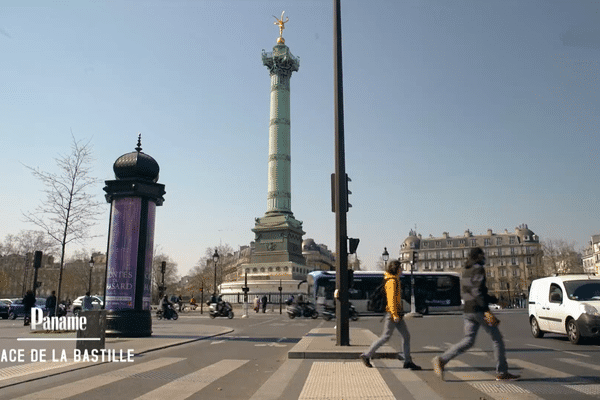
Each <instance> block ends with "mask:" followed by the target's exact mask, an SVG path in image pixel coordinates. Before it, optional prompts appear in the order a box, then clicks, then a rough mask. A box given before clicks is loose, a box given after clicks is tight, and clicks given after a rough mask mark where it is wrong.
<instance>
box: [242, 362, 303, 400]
mask: <svg viewBox="0 0 600 400" xmlns="http://www.w3.org/2000/svg"><path fill="white" fill-rule="evenodd" d="M301 364H302V360H301V359H288V360H286V361H285V362H284V363H283V364H282V365H281V367H279V368H278V369H277V371H275V373H273V374H272V375H271V376H270V377H269V379H267V381H266V382H265V383H264V384H263V385H262V386H261V387H260V388H259V389H258V390H257V391H256V393H254V395H253V396H252V397H251V398H250V400H276V399H279V398H280V397H281V396H282V395H283V392H284V390H285V388H286V387H287V385H288V384H289V383H290V381H291V380H292V378H293V377H294V376H295V375H296V372H297V371H298V368H299V367H300V365H301Z"/></svg>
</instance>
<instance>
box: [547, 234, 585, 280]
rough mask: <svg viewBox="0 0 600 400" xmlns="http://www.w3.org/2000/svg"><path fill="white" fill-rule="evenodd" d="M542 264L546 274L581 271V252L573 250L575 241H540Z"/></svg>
mask: <svg viewBox="0 0 600 400" xmlns="http://www.w3.org/2000/svg"><path fill="white" fill-rule="evenodd" d="M542 248H543V252H544V258H543V264H544V272H545V275H546V276H550V275H554V274H561V273H583V263H582V261H581V254H579V253H578V252H577V251H576V250H575V243H568V242H566V241H565V240H563V239H556V240H553V239H548V240H545V241H544V242H543V243H542Z"/></svg>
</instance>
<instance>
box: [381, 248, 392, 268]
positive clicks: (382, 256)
mask: <svg viewBox="0 0 600 400" xmlns="http://www.w3.org/2000/svg"><path fill="white" fill-rule="evenodd" d="M381 258H383V270H384V271H385V270H387V262H388V260H389V259H390V253H388V251H387V247H384V248H383V254H382V255H381Z"/></svg>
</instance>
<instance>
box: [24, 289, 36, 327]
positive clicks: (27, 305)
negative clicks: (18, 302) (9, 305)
mask: <svg viewBox="0 0 600 400" xmlns="http://www.w3.org/2000/svg"><path fill="white" fill-rule="evenodd" d="M23 306H24V309H25V318H24V320H23V326H27V325H29V323H30V322H31V309H32V308H33V307H35V295H34V294H33V290H28V291H27V292H26V293H25V297H23Z"/></svg>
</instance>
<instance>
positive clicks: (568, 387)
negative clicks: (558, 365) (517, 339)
mask: <svg viewBox="0 0 600 400" xmlns="http://www.w3.org/2000/svg"><path fill="white" fill-rule="evenodd" d="M559 361H563V362H566V363H569V364H573V365H579V366H582V367H586V368H591V369H596V370H600V366H597V365H592V364H587V363H584V362H581V361H577V360H571V359H566V358H561V359H559ZM508 362H509V363H511V364H516V365H518V366H520V367H522V368H526V369H531V370H533V371H535V372H536V373H539V374H541V375H544V376H547V377H548V378H549V379H548V381H547V382H545V383H536V384H530V383H528V382H527V381H524V382H523V386H525V387H530V388H534V389H537V390H536V391H538V390H544V389H545V391H546V392H548V393H552V394H571V393H572V390H575V391H578V392H581V393H584V394H588V395H591V396H598V395H600V385H598V384H595V383H592V382H595V381H591V380H590V379H588V378H585V377H579V376H576V375H573V374H568V373H566V372H562V371H558V370H556V369H552V368H548V367H544V366H543V365H538V364H534V363H530V362H528V361H525V360H517V359H509V360H508ZM557 381H558V382H557Z"/></svg>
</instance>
